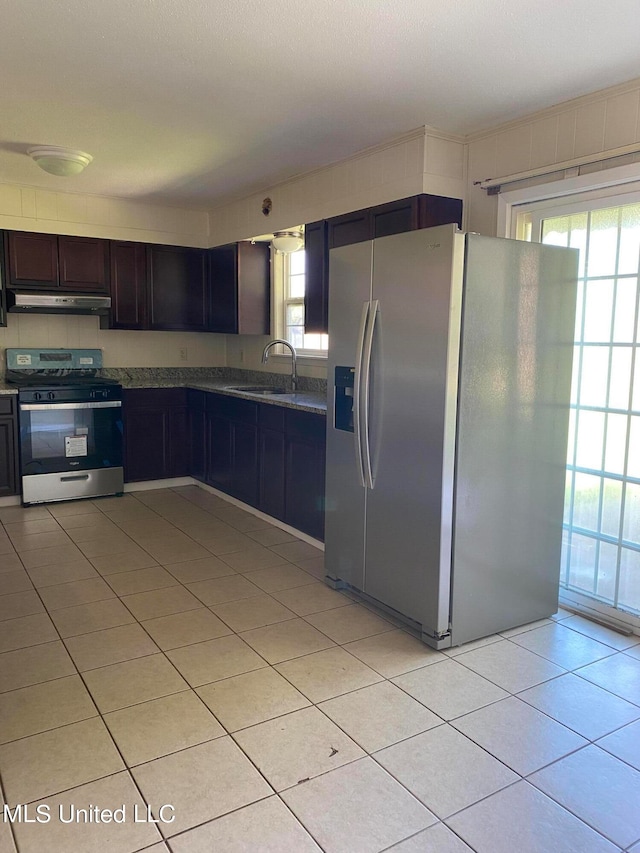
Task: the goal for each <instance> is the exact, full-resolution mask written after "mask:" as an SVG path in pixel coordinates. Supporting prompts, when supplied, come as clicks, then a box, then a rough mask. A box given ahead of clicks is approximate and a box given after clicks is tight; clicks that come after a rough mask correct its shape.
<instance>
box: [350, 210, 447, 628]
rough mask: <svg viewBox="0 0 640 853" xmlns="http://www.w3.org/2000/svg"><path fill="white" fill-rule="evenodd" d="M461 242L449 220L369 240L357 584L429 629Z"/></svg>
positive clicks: (442, 538)
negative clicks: (372, 326) (367, 446)
mask: <svg viewBox="0 0 640 853" xmlns="http://www.w3.org/2000/svg"><path fill="white" fill-rule="evenodd" d="M463 248H464V237H463V235H461V234H457V233H456V228H455V226H454V225H447V226H440V227H437V228H430V229H426V230H423V231H414V232H410V233H406V234H396V235H393V236H391V237H384V238H381V239H378V240H376V241H375V243H374V255H373V299H374V300H378V301H379V306H380V308H379V313H378V318H377V323H376V331H375V335H374V341H373V361H372V370H371V374H372V375H371V387H370V407H371V409H370V414H371V429H370V441H371V454H372V465H373V476H374V487H373V489H372V490H371V491H369V492H368V494H367V518H366V557H365V577H364V588H363V589H364V592H365V593H366V594H367V595H370V596H372V597H373V598H375V599H377V600H379V601H381V602H384V604H386V605H387V606H389V607H392V608H394V609H395V610H397V611H399V612H400V613H402V614H404V615H405V616H408V617H410V618H411V619H413V620H415V621H416V622H419V623H421V624H422V626H423V631H424V632H426V633H427V634H429V635H441V634H446V633H447V631H448V627H449V602H450V569H451V509H452V500H453V498H452V491H453V460H454V441H455V408H456V390H457V379H458V374H457V368H458V351H459V331H460V301H461V293H462V258H463Z"/></svg>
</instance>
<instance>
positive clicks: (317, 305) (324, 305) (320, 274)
mask: <svg viewBox="0 0 640 853" xmlns="http://www.w3.org/2000/svg"><path fill="white" fill-rule="evenodd" d="M304 254H305V258H304V264H305V291H304V330H305V332H325V333H326V332H327V331H328V326H329V310H328V307H329V247H328V243H327V222H326V220H323V221H321V222H312V223H311V224H310V225H305V229H304Z"/></svg>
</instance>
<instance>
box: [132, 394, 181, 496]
mask: <svg viewBox="0 0 640 853" xmlns="http://www.w3.org/2000/svg"><path fill="white" fill-rule="evenodd" d="M123 411H124V418H123V420H124V479H125V482H127V483H132V482H136V481H140V480H161V479H166V478H170V477H184V476H187V474H188V473H189V441H188V409H187V392H186V389H184V388H131V389H125V391H124V393H123Z"/></svg>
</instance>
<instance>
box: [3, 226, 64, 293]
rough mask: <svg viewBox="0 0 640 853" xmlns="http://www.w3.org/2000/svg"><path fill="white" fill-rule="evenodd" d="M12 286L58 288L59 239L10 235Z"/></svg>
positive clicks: (9, 263)
mask: <svg viewBox="0 0 640 853" xmlns="http://www.w3.org/2000/svg"><path fill="white" fill-rule="evenodd" d="M5 246H6V254H7V257H8V277H9V281H8V284H9V285H10V286H12V287H42V288H52V287H58V238H57V237H56V235H55V234H30V233H23V232H22V231H8V232H7V233H6V235H5Z"/></svg>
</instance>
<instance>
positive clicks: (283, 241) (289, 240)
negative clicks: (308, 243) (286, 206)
mask: <svg viewBox="0 0 640 853" xmlns="http://www.w3.org/2000/svg"><path fill="white" fill-rule="evenodd" d="M271 245H272V246H273V248H274V249H277V251H278V252H282V253H283V254H285V255H289V254H291V252H297V251H298V249H301V248H302V247H303V246H304V237H303V236H302V231H276V232H275V234H274V235H273V239H272V241H271Z"/></svg>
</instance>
